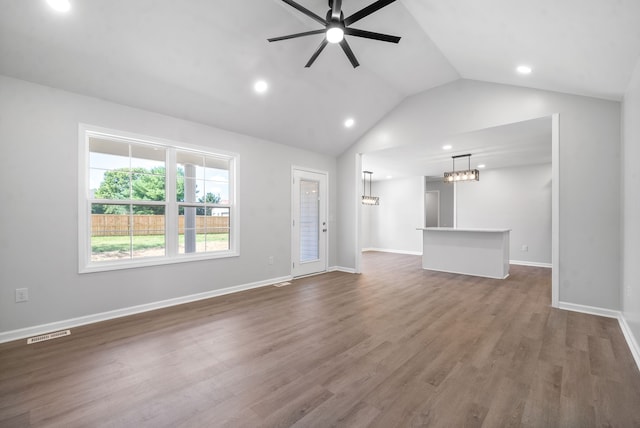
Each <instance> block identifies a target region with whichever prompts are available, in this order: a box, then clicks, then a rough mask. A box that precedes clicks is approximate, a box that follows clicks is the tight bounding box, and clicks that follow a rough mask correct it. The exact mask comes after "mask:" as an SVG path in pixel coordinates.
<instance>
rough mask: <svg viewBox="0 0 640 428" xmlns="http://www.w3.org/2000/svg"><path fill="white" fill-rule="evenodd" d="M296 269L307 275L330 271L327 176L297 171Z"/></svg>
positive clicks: (294, 216) (294, 271) (294, 272)
mask: <svg viewBox="0 0 640 428" xmlns="http://www.w3.org/2000/svg"><path fill="white" fill-rule="evenodd" d="M292 201H293V207H292V208H293V212H292V225H291V227H292V233H291V236H292V245H291V249H292V257H291V258H292V261H291V263H292V269H291V275H292V276H294V277H296V276H303V275H310V274H312V273H318V272H325V271H326V270H327V236H328V224H327V175H326V174H323V173H318V172H311V171H305V170H300V169H294V170H293V188H292Z"/></svg>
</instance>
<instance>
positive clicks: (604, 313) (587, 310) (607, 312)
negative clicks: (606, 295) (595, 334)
mask: <svg viewBox="0 0 640 428" xmlns="http://www.w3.org/2000/svg"><path fill="white" fill-rule="evenodd" d="M558 308H560V309H565V310H567V311H573V312H582V313H583V314H590V315H599V316H601V317H607V318H616V319H619V318H620V316H621V314H620V311H616V310H613V309H605V308H598V307H596V306H587V305H577V304H575V303H567V302H558Z"/></svg>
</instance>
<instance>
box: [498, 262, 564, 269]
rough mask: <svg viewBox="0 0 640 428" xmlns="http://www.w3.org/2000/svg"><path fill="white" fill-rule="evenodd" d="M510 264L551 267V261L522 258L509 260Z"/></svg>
mask: <svg viewBox="0 0 640 428" xmlns="http://www.w3.org/2000/svg"><path fill="white" fill-rule="evenodd" d="M509 264H510V265H519V266H533V267H543V268H549V269H551V268H552V267H553V266H552V265H551V263H539V262H525V261H522V260H509Z"/></svg>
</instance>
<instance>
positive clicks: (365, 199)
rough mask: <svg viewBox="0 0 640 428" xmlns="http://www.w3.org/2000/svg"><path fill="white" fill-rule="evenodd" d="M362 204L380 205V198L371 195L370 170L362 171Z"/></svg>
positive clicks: (371, 173)
mask: <svg viewBox="0 0 640 428" xmlns="http://www.w3.org/2000/svg"><path fill="white" fill-rule="evenodd" d="M362 174H363V175H362V193H364V195H362V204H363V205H380V198H379V197H377V196H371V175H373V172H371V171H362ZM367 176H369V195H368V196H367Z"/></svg>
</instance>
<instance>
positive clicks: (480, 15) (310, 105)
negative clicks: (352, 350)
mask: <svg viewBox="0 0 640 428" xmlns="http://www.w3.org/2000/svg"><path fill="white" fill-rule="evenodd" d="M298 2H299V3H300V4H302V5H303V6H304V7H306V8H307V9H310V10H312V11H314V12H315V13H316V14H318V15H320V16H324V14H325V13H326V10H327V9H328V7H327V1H326V0H298ZM372 2H373V0H343V10H344V12H345V15H349V14H351V13H353V12H355V11H357V10H359V9H361V8H363V7H365V6H367V5H368V4H370V3H372ZM71 4H72V8H71V10H70V11H69V12H68V13H65V14H62V13H57V12H55V11H53V10H51V9H50V8H49V7H48V6H47V4H46V2H45V1H44V0H30V1H25V0H3V2H2V4H1V5H0V6H1V7H2V13H0V74H4V75H7V76H11V77H16V78H20V79H24V80H28V81H32V82H36V83H41V84H45V85H49V86H53V87H58V88H62V89H65V90H70V91H73V92H78V93H81V94H86V95H90V96H95V97H99V98H103V99H106V100H110V101H114V102H117V103H121V104H125V105H129V106H133V107H139V108H143V109H147V110H151V111H156V112H160V113H163V114H168V115H171V116H175V117H179V118H184V119H188V120H192V121H196V122H201V123H204V124H209V125H212V126H216V127H219V128H223V129H228V130H232V131H236V132H240V133H243V134H248V135H252V136H256V137H259V138H264V139H268V140H272V141H275V142H279V143H283V144H288V145H292V146H297V147H301V148H304V149H309V150H313V151H316V152H321V153H326V154H329V155H338V154H340V153H341V152H342V151H344V150H345V149H346V148H347V147H348V146H349V145H351V144H352V143H353V142H354V141H356V140H357V139H358V138H359V137H360V136H361V135H362V134H363V133H364V132H365V131H366V130H367V129H369V128H370V127H371V126H373V125H374V124H375V123H376V122H378V121H379V120H380V119H381V118H382V117H384V116H385V114H387V113H388V112H389V111H390V110H392V109H393V108H394V107H395V106H396V105H397V104H399V103H400V102H402V100H403V99H404V98H406V97H407V96H410V95H412V94H416V93H419V92H421V91H424V90H426V89H429V88H433V87H436V86H439V85H442V84H445V83H448V82H451V81H454V80H456V79H460V78H467V79H477V80H485V81H491V82H498V83H505V84H513V85H520V86H528V87H535V88H541V89H548V90H554V91H561V92H568V93H574V94H580V95H588V96H595V97H601V98H608V99H614V100H619V99H621V97H622V95H623V93H624V90H625V88H626V85H627V83H628V81H629V78H630V76H631V73H632V71H633V67H634V64H635V62H636V60H637V58H638V57H639V56H640V1H638V0H608V1H602V0H563V1H558V0H538V1H534V2H532V1H524V0H484V1H482V2H479V1H474V0H456V1H451V0H398V1H396V2H394V3H392V4H390V5H389V6H387V7H385V8H383V9H381V10H380V11H378V12H376V13H375V14H372V15H370V16H368V17H366V18H364V19H362V20H361V21H359V22H358V23H357V24H355V25H354V27H358V28H362V29H365V30H370V31H376V32H381V33H388V34H393V35H398V36H401V37H402V39H401V41H400V43H399V44H398V45H395V44H391V43H384V42H379V41H372V40H367V39H362V38H357V37H349V36H347V37H348V40H349V43H350V45H351V47H352V49H353V51H354V53H355V55H356V56H357V58H358V60H359V62H360V64H361V65H360V67H358V68H356V69H354V68H352V67H351V65H350V63H349V61H348V60H347V58H346V57H345V55H344V53H343V52H342V50H341V49H340V48H339V47H338V46H334V45H330V46H328V47H327V48H326V49H325V50H324V52H323V53H322V54H321V55H320V57H319V58H318V59H317V61H316V62H315V63H314V64H313V66H312V67H311V68H304V65H305V63H306V62H307V60H308V59H309V58H310V56H311V55H312V53H313V52H314V51H315V49H316V48H317V46H318V44H319V43H320V41H321V40H322V38H323V37H324V36H323V35H315V36H309V37H305V38H299V39H293V40H285V41H280V42H276V43H269V42H267V38H270V37H275V36H281V35H285V34H290V33H296V32H302V31H309V30H314V29H318V28H319V24H318V23H317V22H315V21H313V20H312V19H309V18H308V17H306V16H304V15H303V14H301V13H300V12H298V11H296V10H295V9H293V8H292V7H290V6H288V5H287V4H285V3H283V2H282V1H280V0H242V1H212V0H189V1H184V2H179V1H175V0H109V1H98V0H71ZM523 63H526V64H528V65H530V66H531V67H532V68H533V72H532V73H531V74H530V75H528V76H522V75H518V74H517V73H515V67H516V66H517V65H519V64H523ZM258 79H264V80H265V81H266V82H268V84H269V89H268V91H267V92H266V93H263V94H257V93H255V92H254V90H253V84H254V82H255V81H256V80H258ZM348 117H352V118H353V119H354V120H355V125H354V126H353V127H352V128H345V127H344V126H343V123H344V121H345V119H347V118H348Z"/></svg>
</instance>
